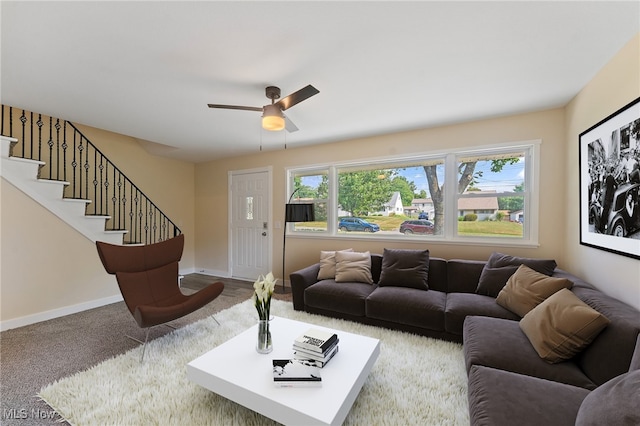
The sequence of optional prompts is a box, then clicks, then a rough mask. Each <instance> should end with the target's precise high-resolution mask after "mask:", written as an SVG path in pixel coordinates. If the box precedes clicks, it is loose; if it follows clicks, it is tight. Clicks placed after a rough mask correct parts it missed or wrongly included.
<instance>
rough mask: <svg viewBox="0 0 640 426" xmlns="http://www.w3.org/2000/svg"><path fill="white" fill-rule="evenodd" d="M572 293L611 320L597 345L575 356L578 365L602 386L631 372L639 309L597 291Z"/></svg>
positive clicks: (582, 289)
mask: <svg viewBox="0 0 640 426" xmlns="http://www.w3.org/2000/svg"><path fill="white" fill-rule="evenodd" d="M571 291H572V292H573V294H575V295H576V296H578V298H580V300H582V301H583V302H585V303H586V304H587V305H589V306H591V307H592V308H593V309H595V310H596V311H598V312H600V313H602V314H603V315H604V316H606V317H607V318H608V319H609V321H611V323H610V324H609V325H608V326H607V327H606V328H605V329H604V330H603V331H602V332H601V333H600V334H598V336H597V337H596V338H595V339H594V340H593V342H591V344H590V345H589V346H587V348H586V349H585V350H583V351H582V352H581V353H579V354H578V355H577V356H576V357H575V359H574V360H575V362H577V363H578V365H579V366H580V368H581V369H582V371H584V372H585V373H586V375H587V376H589V378H590V379H591V380H592V381H593V382H594V383H596V384H598V385H601V384H603V383H605V382H608V381H609V380H611V379H612V378H614V377H616V376H619V375H620V374H624V373H626V372H627V371H629V366H630V365H631V359H632V357H633V354H634V350H635V347H636V341H637V339H638V334H640V315H639V314H638V310H637V309H635V308H633V307H631V306H629V305H627V304H625V303H624V302H621V301H620V300H618V299H615V298H613V297H611V296H607V295H606V294H604V293H602V292H601V291H599V290H596V289H592V288H588V287H583V286H578V287H573V288H572V289H571Z"/></svg>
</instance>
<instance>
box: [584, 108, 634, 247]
mask: <svg viewBox="0 0 640 426" xmlns="http://www.w3.org/2000/svg"><path fill="white" fill-rule="evenodd" d="M578 142H579V173H580V180H579V182H580V244H582V245H585V246H589V247H593V248H597V249H600V250H605V251H608V252H612V253H616V254H619V255H622V256H627V257H631V258H634V259H640V98H637V99H635V100H634V101H632V102H630V103H629V104H627V105H625V106H624V107H622V108H620V109H619V110H618V111H616V112H614V113H613V114H611V115H609V116H608V117H606V118H605V119H603V120H602V121H600V122H598V123H597V124H595V125H593V126H591V127H590V128H588V129H587V130H585V131H584V132H582V133H580V135H579V136H578Z"/></svg>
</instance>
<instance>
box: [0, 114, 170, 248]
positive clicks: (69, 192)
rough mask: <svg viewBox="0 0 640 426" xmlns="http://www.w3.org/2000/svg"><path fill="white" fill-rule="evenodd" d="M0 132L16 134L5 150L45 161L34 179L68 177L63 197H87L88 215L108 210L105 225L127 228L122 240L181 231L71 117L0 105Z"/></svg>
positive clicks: (159, 238) (153, 237)
mask: <svg viewBox="0 0 640 426" xmlns="http://www.w3.org/2000/svg"><path fill="white" fill-rule="evenodd" d="M14 126H15V128H14ZM0 134H2V135H3V136H9V137H12V138H16V139H18V142H17V143H15V144H13V146H12V148H11V151H10V155H12V156H14V157H21V158H27V159H32V160H37V161H42V162H44V163H45V164H44V165H43V166H42V167H41V168H40V171H39V176H38V178H39V179H49V180H59V181H66V182H69V185H68V186H67V187H66V188H65V191H64V197H65V198H74V199H83V200H90V201H91V203H89V204H88V205H87V208H86V214H87V215H96V216H105V217H106V216H108V217H109V218H108V219H107V220H106V224H105V230H106V231H110V230H111V231H122V230H126V231H128V232H127V233H126V234H124V241H123V242H124V243H125V244H151V243H155V242H158V241H163V240H166V239H168V238H172V237H174V236H176V235H179V234H180V233H181V231H180V229H179V228H178V227H177V226H176V224H175V223H173V222H172V221H171V219H169V218H168V217H167V215H165V214H164V213H163V212H162V210H160V209H159V208H158V207H157V206H156V205H155V204H154V203H153V202H152V201H151V200H150V199H149V197H147V196H146V195H145V194H144V193H143V192H142V191H141V190H140V189H139V188H138V187H137V186H136V185H135V184H134V183H133V182H132V181H131V180H130V179H129V178H128V177H127V176H125V174H124V173H122V171H120V169H119V168H118V167H117V166H116V165H115V164H113V163H112V162H111V161H110V160H109V159H108V158H107V157H106V156H105V155H104V154H103V153H102V151H100V150H99V149H98V148H97V147H96V146H95V145H94V144H93V143H91V141H90V140H89V139H87V138H86V136H84V135H83V134H82V132H81V131H80V130H78V128H77V127H76V126H75V125H74V124H73V123H71V122H69V121H66V120H61V119H59V118H53V117H48V116H45V115H43V114H38V113H33V112H29V111H26V110H24V109H18V108H13V107H11V106H5V105H2V120H1V122H0Z"/></svg>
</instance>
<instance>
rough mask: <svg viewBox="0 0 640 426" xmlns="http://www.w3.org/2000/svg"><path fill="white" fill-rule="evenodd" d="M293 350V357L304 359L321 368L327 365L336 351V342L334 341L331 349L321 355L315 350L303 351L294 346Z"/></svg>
mask: <svg viewBox="0 0 640 426" xmlns="http://www.w3.org/2000/svg"><path fill="white" fill-rule="evenodd" d="M293 350H294V351H293V357H294V358H295V359H300V360H306V361H309V362H310V363H313V365H316V366H317V367H320V368H322V367H324V366H325V365H327V363H328V362H329V360H330V359H331V358H333V357H334V356H335V354H337V353H338V344H337V343H336V344H335V345H334V346H332V347H331V349H329V350H328V351H327V354H326V355H325V356H322V355H320V354H319V353H317V352H315V353H314V352H310V351H304V350H301V349H298V348H296V347H295V346H294V348H293Z"/></svg>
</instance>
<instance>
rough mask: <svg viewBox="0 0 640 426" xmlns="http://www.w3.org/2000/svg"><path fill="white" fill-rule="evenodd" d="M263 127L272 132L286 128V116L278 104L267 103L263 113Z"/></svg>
mask: <svg viewBox="0 0 640 426" xmlns="http://www.w3.org/2000/svg"><path fill="white" fill-rule="evenodd" d="M262 128H263V129H265V130H270V131H272V132H277V131H280V130H282V129H284V116H283V114H282V111H281V110H280V108H279V107H278V106H277V105H265V107H264V111H263V113H262Z"/></svg>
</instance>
